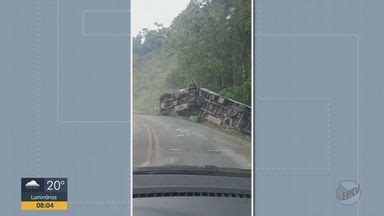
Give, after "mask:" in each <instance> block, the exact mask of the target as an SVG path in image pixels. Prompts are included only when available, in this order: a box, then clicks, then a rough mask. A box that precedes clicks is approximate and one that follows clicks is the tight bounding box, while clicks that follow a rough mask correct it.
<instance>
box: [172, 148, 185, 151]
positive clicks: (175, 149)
mask: <svg viewBox="0 0 384 216" xmlns="http://www.w3.org/2000/svg"><path fill="white" fill-rule="evenodd" d="M184 150H185V149H178V148H170V149H168V151H184Z"/></svg>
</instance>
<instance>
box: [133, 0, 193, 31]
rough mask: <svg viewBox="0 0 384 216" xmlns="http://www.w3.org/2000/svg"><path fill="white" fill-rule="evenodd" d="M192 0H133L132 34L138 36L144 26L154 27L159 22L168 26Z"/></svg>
mask: <svg viewBox="0 0 384 216" xmlns="http://www.w3.org/2000/svg"><path fill="white" fill-rule="evenodd" d="M189 1H190V0H132V2H131V5H132V9H131V12H132V34H133V36H136V35H137V33H139V31H140V30H142V29H143V28H148V29H154V27H155V26H154V25H153V23H155V22H158V23H161V24H164V26H165V27H168V26H169V25H170V24H171V23H172V20H173V19H174V18H175V17H176V16H177V15H178V14H179V13H180V12H181V11H183V10H184V9H185V8H187V5H188V3H189Z"/></svg>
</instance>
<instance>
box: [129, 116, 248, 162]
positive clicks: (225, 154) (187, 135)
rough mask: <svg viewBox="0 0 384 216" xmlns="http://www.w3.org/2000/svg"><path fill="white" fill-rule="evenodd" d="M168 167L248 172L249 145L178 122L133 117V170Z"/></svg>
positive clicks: (177, 120)
mask: <svg viewBox="0 0 384 216" xmlns="http://www.w3.org/2000/svg"><path fill="white" fill-rule="evenodd" d="M169 164H172V165H197V166H202V165H215V166H219V167H234V168H250V167H251V143H250V140H245V139H242V138H239V137H235V136H233V135H229V134H226V133H224V132H222V131H219V130H217V129H215V128H211V127H208V126H205V125H202V124H198V123H193V122H189V121H187V120H184V119H180V118H174V117H168V116H157V115H146V114H134V115H133V166H135V167H137V166H161V165H169Z"/></svg>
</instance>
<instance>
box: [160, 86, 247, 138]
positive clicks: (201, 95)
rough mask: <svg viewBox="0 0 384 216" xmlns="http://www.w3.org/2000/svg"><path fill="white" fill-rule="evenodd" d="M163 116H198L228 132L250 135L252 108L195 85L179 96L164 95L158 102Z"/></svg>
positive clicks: (178, 93)
mask: <svg viewBox="0 0 384 216" xmlns="http://www.w3.org/2000/svg"><path fill="white" fill-rule="evenodd" d="M159 100H160V104H159V108H160V109H159V110H160V113H161V114H163V115H171V114H172V113H177V114H178V115H180V116H186V117H190V116H198V118H200V119H204V120H207V121H209V122H212V123H214V124H217V125H221V126H223V127H226V128H233V129H236V130H239V131H241V132H243V133H248V134H250V133H251V122H252V115H251V113H252V108H251V107H250V106H248V105H246V104H243V103H241V102H238V101H235V100H232V99H230V98H226V97H223V96H221V95H219V94H217V93H216V92H213V91H210V90H208V89H205V88H198V87H197V86H196V85H195V84H192V85H189V86H188V87H186V88H183V89H180V90H179V91H177V92H173V93H165V94H163V95H161V96H160V98H159Z"/></svg>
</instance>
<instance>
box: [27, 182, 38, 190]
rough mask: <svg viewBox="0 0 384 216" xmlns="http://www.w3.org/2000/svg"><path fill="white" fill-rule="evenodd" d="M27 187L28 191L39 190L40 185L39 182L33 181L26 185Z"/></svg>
mask: <svg viewBox="0 0 384 216" xmlns="http://www.w3.org/2000/svg"><path fill="white" fill-rule="evenodd" d="M25 187H26V188H27V189H37V188H39V187H40V185H39V184H37V182H36V181H35V180H31V181H30V182H28V183H27V184H25Z"/></svg>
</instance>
